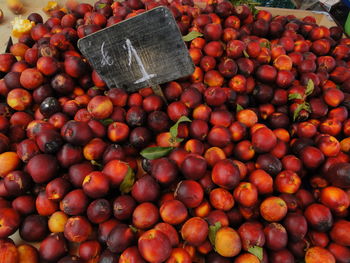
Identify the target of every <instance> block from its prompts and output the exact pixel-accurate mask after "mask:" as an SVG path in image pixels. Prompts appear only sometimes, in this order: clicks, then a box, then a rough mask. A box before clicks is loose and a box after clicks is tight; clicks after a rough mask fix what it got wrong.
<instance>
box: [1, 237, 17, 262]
mask: <svg viewBox="0 0 350 263" xmlns="http://www.w3.org/2000/svg"><path fill="white" fill-rule="evenodd" d="M18 260H19V255H18V251H17V248H16V246H15V245H14V244H13V243H12V242H7V241H1V242H0V262H1V263H12V262H18Z"/></svg>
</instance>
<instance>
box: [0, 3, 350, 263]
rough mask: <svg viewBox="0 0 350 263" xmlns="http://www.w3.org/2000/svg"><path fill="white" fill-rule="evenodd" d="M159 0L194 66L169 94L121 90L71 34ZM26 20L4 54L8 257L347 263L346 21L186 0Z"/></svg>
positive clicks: (0, 251) (0, 252)
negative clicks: (327, 22)
mask: <svg viewBox="0 0 350 263" xmlns="http://www.w3.org/2000/svg"><path fill="white" fill-rule="evenodd" d="M160 5H163V6H167V7H168V8H169V9H170V10H171V12H172V14H173V15H174V18H175V19H176V21H177V24H178V27H179V29H180V31H181V33H182V35H183V36H186V37H184V41H186V44H187V46H188V49H189V54H190V56H191V58H192V60H193V63H194V65H195V70H194V72H193V74H192V75H191V76H188V77H185V78H182V79H179V80H174V81H171V82H169V83H164V84H162V85H161V86H162V90H163V93H164V97H165V99H166V101H165V100H163V98H162V97H161V96H158V95H156V94H154V92H153V90H152V88H151V87H146V88H143V89H140V90H139V91H137V92H134V93H130V94H128V93H127V92H126V91H124V90H123V89H120V88H112V89H109V88H108V87H107V86H106V85H105V83H104V81H103V79H102V78H101V77H100V76H99V75H98V73H97V72H96V71H95V70H94V69H92V68H91V66H90V65H89V62H88V61H87V60H86V59H85V58H84V57H83V56H82V55H81V53H80V52H79V49H78V48H77V40H78V39H79V38H82V37H85V36H87V35H89V34H91V33H94V32H96V31H98V30H100V29H102V28H104V27H108V26H112V25H113V24H116V23H118V22H120V21H123V20H125V19H128V18H131V17H134V16H136V15H137V14H140V13H142V12H145V11H147V10H150V9H152V8H155V7H157V6H160ZM21 21H22V22H21V23H25V24H26V25H28V27H26V30H17V34H16V35H17V36H18V37H19V39H18V43H16V44H13V45H12V46H11V47H10V50H9V53H4V54H0V72H1V73H2V74H3V78H2V79H0V263H17V262H18V263H24V262H26V263H36V262H59V263H67V262H76V263H83V262H86V263H97V262H101V263H115V262H119V263H126V262H129V263H130V262H137V263H142V262H154V263H160V262H167V263H172V262H178V263H179V262H182V263H187V262H212V263H226V262H234V263H247V262H249V263H255V262H256V263H259V262H263V263H267V262H270V263H291V262H306V263H321V262H322V263H335V262H339V263H349V262H350V235H349V233H350V217H349V205H350V163H349V161H350V156H349V153H350V138H349V137H350V118H349V116H348V114H349V110H350V60H349V59H350V39H349V38H344V37H343V32H342V29H341V28H339V27H336V26H335V27H332V28H327V27H324V26H320V25H317V24H316V21H315V19H314V18H313V17H311V16H307V17H305V18H303V19H297V18H296V17H295V16H293V15H292V14H291V15H288V16H276V17H273V16H272V15H271V13H270V12H269V11H265V10H260V11H256V10H255V9H254V8H253V9H251V6H247V5H244V4H239V5H236V6H234V5H233V4H232V3H231V2H228V1H221V2H220V1H219V3H209V4H207V6H206V7H204V8H203V7H202V8H200V7H198V6H196V5H195V4H194V3H193V2H192V1H191V0H175V1H172V2H171V3H169V2H168V1H165V0H160V1H154V0H144V1H142V0H126V1H122V2H120V1H115V2H113V1H112V0H100V1H98V2H96V3H95V4H94V5H90V4H86V3H80V4H73V3H72V2H70V5H69V7H67V9H66V12H64V11H63V10H54V11H52V12H51V13H50V18H49V19H48V20H46V21H43V18H42V17H41V16H40V15H39V14H37V13H32V14H30V15H29V16H28V17H27V18H26V19H22V20H21ZM18 28H20V26H18V27H17V29H18ZM125 74H128V73H127V72H126V73H125ZM14 233H18V234H19V236H20V238H21V239H22V240H23V242H20V243H16V242H14V241H13V236H12V235H13V234H14Z"/></svg>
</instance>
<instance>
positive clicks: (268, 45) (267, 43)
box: [260, 41, 271, 49]
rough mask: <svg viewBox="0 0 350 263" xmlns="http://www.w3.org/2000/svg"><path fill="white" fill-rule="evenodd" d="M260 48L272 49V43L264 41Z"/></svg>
mask: <svg viewBox="0 0 350 263" xmlns="http://www.w3.org/2000/svg"><path fill="white" fill-rule="evenodd" d="M260 47H266V48H268V49H271V43H270V41H263V42H261V43H260Z"/></svg>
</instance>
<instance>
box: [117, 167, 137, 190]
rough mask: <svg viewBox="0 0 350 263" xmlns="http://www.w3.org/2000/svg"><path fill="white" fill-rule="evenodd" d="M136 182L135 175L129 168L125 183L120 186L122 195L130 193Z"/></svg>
mask: <svg viewBox="0 0 350 263" xmlns="http://www.w3.org/2000/svg"><path fill="white" fill-rule="evenodd" d="M134 182H135V174H134V171H133V170H132V169H131V167H129V168H128V172H127V174H126V175H125V177H124V180H123V182H122V183H121V184H120V186H119V190H120V192H121V193H122V194H126V193H129V192H130V191H131V188H132V186H133V185H134Z"/></svg>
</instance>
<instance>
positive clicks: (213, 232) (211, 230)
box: [208, 222, 221, 247]
mask: <svg viewBox="0 0 350 263" xmlns="http://www.w3.org/2000/svg"><path fill="white" fill-rule="evenodd" d="M220 228H221V223H220V222H216V223H215V225H213V226H209V234H208V235H209V241H210V243H211V244H212V245H213V246H214V247H215V237H216V233H217V232H218V231H219V229H220Z"/></svg>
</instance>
